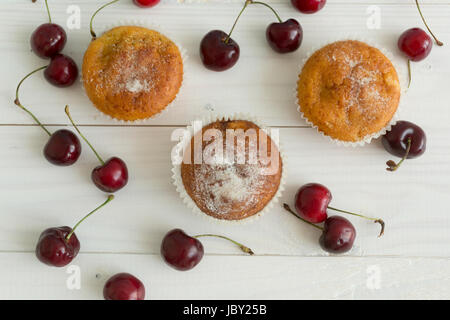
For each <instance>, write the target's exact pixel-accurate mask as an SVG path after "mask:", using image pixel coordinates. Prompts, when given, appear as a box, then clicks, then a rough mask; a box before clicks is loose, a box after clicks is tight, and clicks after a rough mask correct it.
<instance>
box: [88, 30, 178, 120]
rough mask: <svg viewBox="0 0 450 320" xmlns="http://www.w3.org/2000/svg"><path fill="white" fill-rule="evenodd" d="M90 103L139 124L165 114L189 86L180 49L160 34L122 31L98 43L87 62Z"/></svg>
mask: <svg viewBox="0 0 450 320" xmlns="http://www.w3.org/2000/svg"><path fill="white" fill-rule="evenodd" d="M82 74H83V75H82V79H83V84H84V88H85V90H86V93H87V95H88V97H89V99H90V100H91V101H92V102H93V104H94V105H95V106H96V107H97V108H98V109H99V110H100V111H102V112H103V113H106V114H107V115H109V116H111V117H113V118H116V119H119V120H128V121H134V120H139V119H146V118H149V117H151V116H153V115H155V114H157V113H159V112H161V111H162V110H163V109H165V108H166V107H167V106H168V105H169V104H170V103H171V102H172V101H173V100H174V99H175V97H176V95H177V93H178V91H179V90H180V87H181V84H182V81H183V59H182V56H181V53H180V51H179V49H178V47H177V46H176V45H175V44H174V43H173V42H172V41H171V40H170V39H168V38H167V37H165V36H164V35H162V34H160V33H159V32H157V31H154V30H150V29H147V28H143V27H135V26H121V27H116V28H113V29H111V30H109V31H107V32H105V33H104V34H103V35H102V36H101V37H99V38H97V39H96V40H94V41H92V42H91V43H90V45H89V47H88V49H87V50H86V53H85V55H84V59H83V72H82Z"/></svg>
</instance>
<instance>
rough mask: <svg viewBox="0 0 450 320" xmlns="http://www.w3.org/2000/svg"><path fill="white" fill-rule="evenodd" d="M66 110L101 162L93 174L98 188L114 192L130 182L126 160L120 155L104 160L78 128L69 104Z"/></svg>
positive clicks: (93, 179)
mask: <svg viewBox="0 0 450 320" xmlns="http://www.w3.org/2000/svg"><path fill="white" fill-rule="evenodd" d="M65 112H66V114H67V117H68V118H69V120H70V122H71V123H72V125H73V126H74V128H75V130H77V132H78V134H79V135H80V136H81V138H83V140H84V141H85V142H86V143H87V144H88V146H89V147H90V148H91V150H92V151H93V152H94V154H95V156H96V157H97V159H98V161H99V162H100V166H97V167H96V168H94V169H93V170H92V174H91V178H92V181H93V182H94V184H95V185H96V186H97V188H99V189H100V190H102V191H104V192H108V193H113V192H116V191H118V190H120V189H122V188H123V187H125V185H126V184H127V183H128V168H127V165H126V164H125V162H124V161H123V160H122V159H120V158H118V157H112V158H110V159H108V160H107V161H103V159H102V158H101V157H100V155H99V154H98V152H97V151H96V150H95V149H94V147H93V146H92V145H91V143H90V142H89V140H87V139H86V137H85V136H84V135H83V134H82V133H81V131H80V129H78V126H77V125H76V124H75V122H74V121H73V119H72V117H71V115H70V112H69V106H66V109H65Z"/></svg>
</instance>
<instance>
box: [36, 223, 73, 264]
mask: <svg viewBox="0 0 450 320" xmlns="http://www.w3.org/2000/svg"><path fill="white" fill-rule="evenodd" d="M71 232H72V229H71V228H70V227H59V228H49V229H47V230H45V231H44V232H42V233H41V235H40V237H39V240H38V243H37V246H36V256H37V258H38V259H39V260H40V261H41V262H43V263H45V264H47V265H49V266H54V267H64V266H66V265H68V264H69V263H70V262H72V260H73V259H74V258H75V257H76V256H77V255H78V252H79V251H80V242H79V241H78V238H77V236H76V235H75V233H74V234H72V236H71V237H70V239H69V240H68V241H67V239H66V238H67V236H68V235H69V234H70V233H71Z"/></svg>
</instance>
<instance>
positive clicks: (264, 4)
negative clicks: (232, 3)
mask: <svg viewBox="0 0 450 320" xmlns="http://www.w3.org/2000/svg"><path fill="white" fill-rule="evenodd" d="M250 3H251V4H260V5H263V6H265V7H267V8H269V9H270V10H272V12H273V13H274V14H275V16H276V17H277V19H278V21H279V22H280V23H281V22H283V20H281V18H280V16H279V15H278V13H277V12H276V11H275V9H274V8H273V7H271V6H270V5H268V4H267V3H264V2H260V1H250Z"/></svg>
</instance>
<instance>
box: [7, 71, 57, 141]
mask: <svg viewBox="0 0 450 320" xmlns="http://www.w3.org/2000/svg"><path fill="white" fill-rule="evenodd" d="M45 68H47V66H44V67H40V68H39V69H36V70H34V71H32V72H30V73H29V74H27V75H26V76H25V77H24V78H23V79H22V80H20V82H19V84H18V85H17V88H16V99H15V100H14V104H15V105H17V106H18V107H20V108H21V109H22V110H24V111H25V112H26V113H28V114H29V115H30V116H31V117H32V118H33V120H34V121H35V122H36V123H37V124H38V125H39V126H40V127H41V128H42V129H43V130H44V131H45V132H46V133H47V134H48V135H49V136H51V135H52V134H51V133H50V131H48V130H47V128H46V127H45V126H44V125H43V124H42V123H41V122H40V121H39V119H38V118H36V116H35V115H34V114H33V113H32V112H31V111H30V110H28V109H27V108H25V107H24V106H23V105H22V104H21V103H20V100H19V90H20V87H21V86H22V83H23V82H24V81H25V80H26V79H28V78H29V77H30V76H31V75H33V74H35V73H36V72H38V71H41V70H43V69H45Z"/></svg>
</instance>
